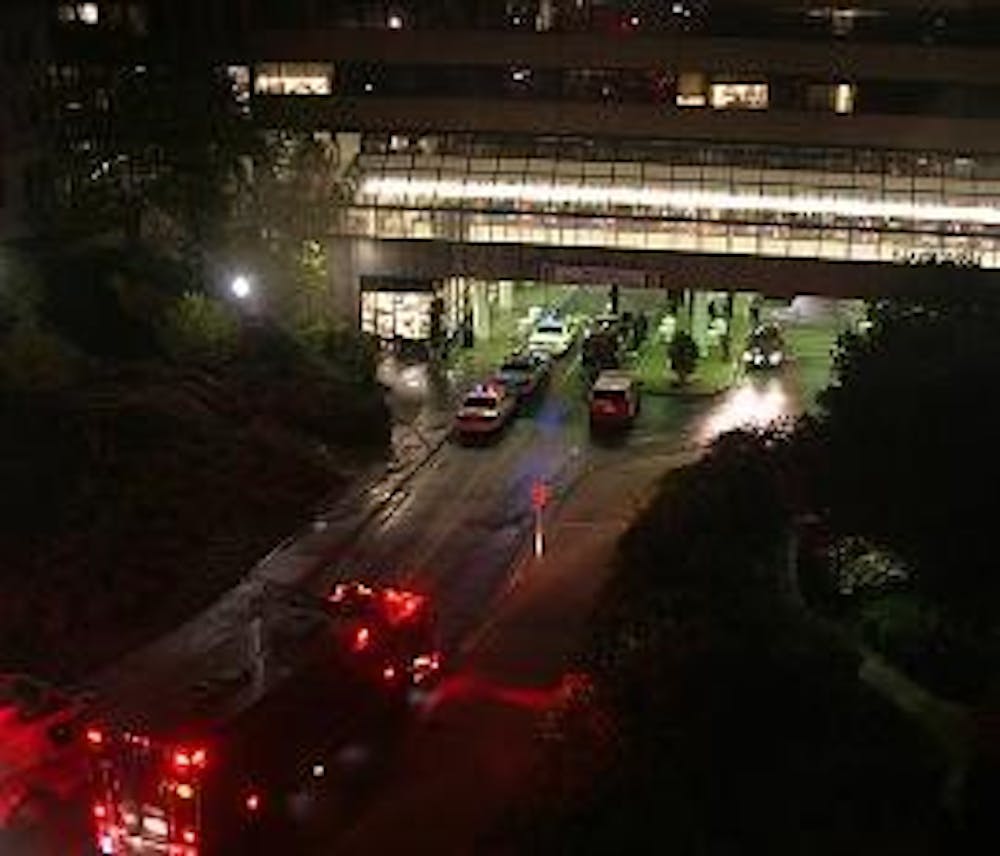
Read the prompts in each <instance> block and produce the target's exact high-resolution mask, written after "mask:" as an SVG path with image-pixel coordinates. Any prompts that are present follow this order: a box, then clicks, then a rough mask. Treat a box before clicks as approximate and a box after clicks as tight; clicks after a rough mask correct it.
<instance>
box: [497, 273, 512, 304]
mask: <svg viewBox="0 0 1000 856" xmlns="http://www.w3.org/2000/svg"><path fill="white" fill-rule="evenodd" d="M498 294H499V297H500V308H501V309H512V308H513V307H514V283H513V282H511V281H510V280H509V279H502V280H500V288H499V292H498Z"/></svg>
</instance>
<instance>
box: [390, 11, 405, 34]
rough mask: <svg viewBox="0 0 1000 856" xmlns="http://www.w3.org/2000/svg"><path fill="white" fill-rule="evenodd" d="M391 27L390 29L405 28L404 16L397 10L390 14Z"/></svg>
mask: <svg viewBox="0 0 1000 856" xmlns="http://www.w3.org/2000/svg"><path fill="white" fill-rule="evenodd" d="M389 29H390V30H401V29H403V17H402V15H399V14H398V13H396V12H393V13H392V14H391V15H390V16H389Z"/></svg>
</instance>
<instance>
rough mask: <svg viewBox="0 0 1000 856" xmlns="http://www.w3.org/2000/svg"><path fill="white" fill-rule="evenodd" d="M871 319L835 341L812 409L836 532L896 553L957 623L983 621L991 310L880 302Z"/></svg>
mask: <svg viewBox="0 0 1000 856" xmlns="http://www.w3.org/2000/svg"><path fill="white" fill-rule="evenodd" d="M870 320H871V322H872V326H871V328H870V329H869V331H868V332H867V333H865V334H859V333H850V334H846V335H844V336H842V337H841V339H840V341H839V344H838V352H837V357H836V362H835V376H836V383H835V384H834V385H833V386H832V387H831V388H830V389H828V390H827V391H826V392H825V393H824V395H823V396H822V399H821V402H822V405H823V407H824V418H823V432H824V434H825V442H826V451H827V455H828V458H829V460H828V467H827V469H828V474H827V480H826V486H827V490H828V496H827V500H828V502H829V505H830V508H831V511H832V513H833V516H834V522H835V523H836V525H837V527H838V528H839V529H840V530H841V531H846V532H852V533H855V534H859V535H868V536H870V537H872V538H873V539H874V540H876V541H881V542H882V543H884V544H886V545H887V546H889V547H890V548H892V549H893V550H895V551H896V552H897V553H898V554H899V555H900V556H902V557H903V558H904V559H905V560H906V561H907V563H908V564H909V565H911V566H912V567H913V568H914V569H915V571H916V576H917V582H918V584H919V585H920V586H921V587H922V588H923V590H924V592H925V593H926V594H928V595H929V596H931V597H932V598H934V599H936V600H938V601H939V602H941V603H942V604H946V605H947V606H948V608H949V609H950V610H951V611H952V612H953V613H954V614H960V615H961V616H962V617H963V618H964V619H968V620H971V621H974V622H979V621H986V622H990V621H992V620H993V619H992V614H993V610H994V608H995V604H996V603H997V599H998V598H1000V575H998V574H997V573H996V571H995V567H996V542H995V538H994V537H993V530H994V528H995V525H996V523H995V513H994V505H995V501H994V497H995V494H996V490H997V485H998V484H1000V461H998V459H997V456H996V455H994V454H992V451H991V448H992V444H993V442H994V438H995V437H996V436H997V432H998V431H1000V409H998V408H997V407H996V406H995V404H994V403H993V401H992V398H991V392H990V391H991V390H992V389H993V387H994V385H995V382H996V381H995V379H996V377H997V374H998V372H1000V337H997V335H996V330H997V324H998V323H1000V303H998V301H997V300H996V298H994V297H993V296H992V295H990V294H986V293H980V292H971V293H970V292H964V293H962V294H959V293H958V292H953V293H952V294H951V295H950V296H949V297H948V298H947V299H941V298H937V297H933V296H930V297H923V298H921V299H920V300H909V301H903V300H889V301H882V302H880V303H878V304H876V305H874V306H872V307H871V310H870Z"/></svg>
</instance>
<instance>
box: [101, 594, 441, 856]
mask: <svg viewBox="0 0 1000 856" xmlns="http://www.w3.org/2000/svg"><path fill="white" fill-rule="evenodd" d="M202 659H207V660H208V661H213V660H214V661H216V662H218V664H219V666H218V669H217V671H216V675H215V677H214V678H204V677H201V675H200V674H199V676H198V678H197V680H194V681H193V683H190V684H182V685H167V686H161V687H159V689H160V691H161V692H160V694H159V697H157V698H151V697H150V693H149V691H148V689H147V691H146V692H144V693H142V694H141V695H142V696H143V698H142V699H141V700H139V701H138V702H134V701H130V700H129V699H127V698H114V697H111V698H102V699H101V701H100V702H99V705H98V711H99V712H98V713H97V714H95V716H94V717H93V718H92V719H90V720H88V724H87V727H86V729H85V733H84V735H83V740H84V743H85V744H86V746H87V747H88V750H89V754H90V757H91V763H90V765H89V766H90V771H91V773H90V788H89V791H90V805H89V813H90V818H91V827H92V829H91V841H92V847H93V850H94V852H95V853H99V854H164V856H205V855H206V854H207V856H215V854H230V853H241V854H244V853H246V854H254V853H261V854H263V853H277V852H279V848H280V852H284V853H295V852H297V847H296V842H297V841H304V840H305V838H304V837H303V836H308V834H309V830H310V829H311V828H312V829H315V826H316V824H320V823H322V822H324V819H328V818H329V816H330V806H331V805H332V804H333V803H334V802H336V801H337V800H338V799H339V798H341V796H342V794H343V791H344V788H345V782H346V783H347V785H349V783H350V778H349V776H348V775H347V773H346V772H345V771H346V770H348V769H349V768H350V766H351V764H354V765H355V766H356V765H357V763H358V762H357V759H358V758H364V757H370V756H371V755H372V754H373V753H377V752H378V747H380V746H381V747H384V746H386V745H388V744H389V743H390V742H391V739H392V735H394V734H395V735H398V734H399V733H400V726H401V725H402V724H404V723H405V717H406V711H407V708H408V704H407V701H408V699H409V698H410V697H412V695H413V692H414V691H415V690H419V689H420V688H422V687H428V686H429V685H430V684H431V683H432V682H433V681H434V679H435V678H436V676H437V675H438V674H439V671H440V668H441V655H440V652H439V648H438V645H437V637H436V632H435V622H434V618H433V615H432V611H431V608H430V604H429V602H428V599H427V596H426V595H423V594H419V593H416V592H413V591H408V590H404V589H401V588H393V587H376V586H368V585H364V584H361V583H343V584H340V585H338V586H337V587H336V588H335V589H334V590H333V592H332V593H331V594H330V595H329V596H328V597H326V598H318V597H314V596H312V595H308V594H303V593H301V592H299V591H294V590H291V589H284V588H282V587H278V586H270V585H269V587H268V589H267V591H266V592H265V593H264V594H263V596H262V597H261V598H260V600H259V602H258V604H257V606H256V607H255V608H254V609H253V610H251V612H250V617H249V620H247V621H246V622H241V623H240V625H239V626H238V627H237V628H236V629H234V631H233V633H232V634H229V636H227V637H226V638H224V639H220V640H219V645H217V646H216V647H215V648H214V649H213V652H212V653H211V654H209V655H206V657H204V658H202ZM205 671H206V670H205V669H199V670H198V672H199V673H204V672H205ZM207 673H208V674H209V675H211V674H212V669H211V668H209V669H208V670H207ZM111 695H112V696H113V695H114V694H113V693H112V694H111ZM352 759H353V760H352ZM303 849H304V847H303Z"/></svg>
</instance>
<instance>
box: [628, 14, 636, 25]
mask: <svg viewBox="0 0 1000 856" xmlns="http://www.w3.org/2000/svg"><path fill="white" fill-rule="evenodd" d="M628 22H629V25H630V26H632V27H638V26H639V16H638V15H633V16H632V17H631V18H629V19H628Z"/></svg>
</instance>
